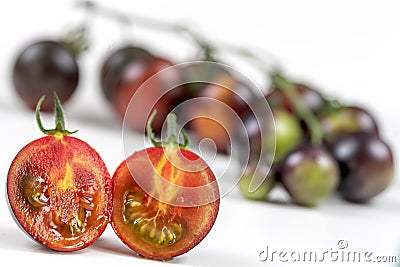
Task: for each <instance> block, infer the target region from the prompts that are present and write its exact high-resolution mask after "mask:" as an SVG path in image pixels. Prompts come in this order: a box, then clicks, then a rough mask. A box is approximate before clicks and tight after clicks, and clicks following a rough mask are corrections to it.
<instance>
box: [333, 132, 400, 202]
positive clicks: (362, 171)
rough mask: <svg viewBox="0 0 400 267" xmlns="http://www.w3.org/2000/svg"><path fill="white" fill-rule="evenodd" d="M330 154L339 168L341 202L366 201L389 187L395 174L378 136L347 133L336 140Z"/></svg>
mask: <svg viewBox="0 0 400 267" xmlns="http://www.w3.org/2000/svg"><path fill="white" fill-rule="evenodd" d="M331 151H332V154H333V156H334V157H335V158H336V160H337V161H338V162H339V165H340V171H341V178H342V179H341V183H340V186H339V193H340V194H341V196H342V197H343V198H344V199H346V200H349V201H352V202H360V203H361V202H367V201H368V200H370V199H371V198H373V197H374V196H376V195H378V194H380V193H381V192H383V191H384V190H385V189H386V188H387V187H388V186H389V185H390V182H391V181H392V179H393V174H394V164H393V155H392V151H391V149H390V147H389V146H388V145H387V144H386V143H385V142H384V141H382V140H381V139H380V138H379V137H378V136H376V135H374V134H371V133H364V132H356V133H349V134H346V135H344V136H341V137H339V138H338V139H337V140H335V141H334V142H333V143H332V144H331Z"/></svg>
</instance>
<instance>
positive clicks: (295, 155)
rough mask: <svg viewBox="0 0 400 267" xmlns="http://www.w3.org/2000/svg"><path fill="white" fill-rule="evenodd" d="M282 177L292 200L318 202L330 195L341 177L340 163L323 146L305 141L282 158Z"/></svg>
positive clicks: (308, 203)
mask: <svg viewBox="0 0 400 267" xmlns="http://www.w3.org/2000/svg"><path fill="white" fill-rule="evenodd" d="M279 178H280V181H281V183H282V184H283V186H284V187H285V189H286V190H287V192H288V193H289V195H290V196H291V198H292V200H293V202H295V203H297V204H299V205H303V206H315V205H317V204H319V203H320V202H322V201H324V200H325V199H327V198H328V197H329V196H330V195H331V194H332V193H333V192H334V191H335V190H336V188H337V186H338V184H339V180H340V176H339V167H338V164H337V163H336V161H335V160H334V158H333V157H332V156H331V154H330V153H329V152H328V151H327V150H325V149H324V148H323V147H322V146H316V145H305V146H303V147H300V148H298V149H295V150H293V151H292V152H290V153H289V154H288V155H287V156H286V158H285V159H284V160H283V161H282V162H281V165H280V173H279Z"/></svg>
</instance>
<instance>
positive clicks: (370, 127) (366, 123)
mask: <svg viewBox="0 0 400 267" xmlns="http://www.w3.org/2000/svg"><path fill="white" fill-rule="evenodd" d="M320 123H321V127H322V130H323V132H324V136H325V138H326V139H327V140H328V141H329V140H333V139H335V138H337V137H339V136H340V135H343V134H346V133H352V132H367V133H372V134H375V135H378V132H379V131H378V126H377V123H376V120H375V119H374V118H373V116H372V115H371V114H370V113H369V112H368V111H366V110H365V109H363V108H360V107H355V106H348V107H343V108H340V109H339V110H337V111H333V112H332V113H330V114H328V115H325V116H323V117H322V118H321V120H320Z"/></svg>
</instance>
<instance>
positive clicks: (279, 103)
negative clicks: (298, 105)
mask: <svg viewBox="0 0 400 267" xmlns="http://www.w3.org/2000/svg"><path fill="white" fill-rule="evenodd" d="M294 86H295V88H296V92H297V94H298V95H299V97H300V101H301V102H302V103H303V104H304V105H305V106H306V107H307V108H309V109H310V110H311V111H312V112H313V113H314V114H318V112H320V111H321V110H322V108H323V106H324V99H323V97H322V95H321V93H320V92H318V91H317V90H315V89H312V88H311V87H309V86H307V85H304V84H299V83H296V84H294ZM266 99H267V101H268V103H269V105H270V106H271V108H272V109H277V108H279V109H285V110H287V111H289V112H291V113H295V110H294V106H293V104H292V103H291V101H290V100H289V99H288V97H287V96H285V94H284V93H283V92H282V91H281V90H279V89H277V88H272V89H271V90H270V91H269V92H268V94H267V95H266Z"/></svg>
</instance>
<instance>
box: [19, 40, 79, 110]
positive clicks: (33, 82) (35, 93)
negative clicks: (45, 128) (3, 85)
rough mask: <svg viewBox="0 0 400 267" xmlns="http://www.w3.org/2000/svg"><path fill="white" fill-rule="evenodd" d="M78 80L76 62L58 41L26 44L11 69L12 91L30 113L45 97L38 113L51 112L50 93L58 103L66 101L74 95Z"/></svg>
mask: <svg viewBox="0 0 400 267" xmlns="http://www.w3.org/2000/svg"><path fill="white" fill-rule="evenodd" d="M78 80H79V70H78V65H77V62H76V60H75V58H74V56H73V55H72V53H71V52H70V51H69V50H68V49H67V47H66V46H64V45H63V44H62V43H60V42H54V41H41V42H36V43H33V44H31V45H29V46H28V47H27V48H25V49H24V50H23V51H22V52H21V53H20V54H19V55H18V57H17V60H16V63H15V65H14V69H13V81H14V86H15V90H16V91H17V93H18V95H19V96H20V97H21V99H22V100H23V101H24V102H25V104H26V105H27V106H28V107H29V108H30V109H32V110H34V109H35V107H36V103H37V102H38V100H39V98H40V97H41V96H43V95H46V96H47V97H46V99H45V101H44V103H43V105H42V111H51V110H52V109H53V102H52V96H53V92H54V91H56V92H57V94H58V96H59V98H60V101H61V102H65V101H67V100H68V99H69V98H70V97H71V96H72V94H73V93H74V92H75V90H76V87H77V85H78Z"/></svg>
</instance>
